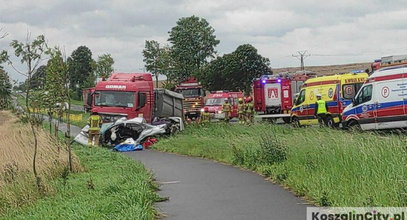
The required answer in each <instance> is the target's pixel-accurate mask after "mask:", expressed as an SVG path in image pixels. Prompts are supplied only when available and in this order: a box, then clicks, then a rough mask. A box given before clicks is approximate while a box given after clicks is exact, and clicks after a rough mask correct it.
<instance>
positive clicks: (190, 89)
mask: <svg viewBox="0 0 407 220" xmlns="http://www.w3.org/2000/svg"><path fill="white" fill-rule="evenodd" d="M175 92H177V93H181V94H182V95H183V96H184V98H185V99H184V107H183V108H184V114H185V116H186V117H188V118H190V119H196V118H198V117H199V115H200V113H201V112H200V110H201V108H202V106H203V105H204V97H205V91H204V90H203V87H202V85H201V84H200V83H199V82H198V80H197V79H196V78H194V77H191V78H189V79H187V80H185V81H183V82H181V83H180V84H179V85H178V86H176V87H175Z"/></svg>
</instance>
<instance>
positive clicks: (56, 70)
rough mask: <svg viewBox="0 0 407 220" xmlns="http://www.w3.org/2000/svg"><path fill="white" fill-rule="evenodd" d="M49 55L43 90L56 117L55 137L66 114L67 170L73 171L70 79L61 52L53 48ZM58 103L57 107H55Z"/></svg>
mask: <svg viewBox="0 0 407 220" xmlns="http://www.w3.org/2000/svg"><path fill="white" fill-rule="evenodd" d="M48 54H49V55H50V60H49V61H48V64H47V69H46V73H47V83H46V86H45V90H46V91H47V94H49V95H50V96H48V100H49V103H51V106H49V107H50V109H55V112H56V113H57V115H58V122H57V125H56V128H55V135H56V136H57V135H58V133H57V131H58V128H59V123H60V121H61V118H62V116H63V114H64V113H66V116H67V117H66V118H67V132H66V133H65V143H66V144H67V146H68V164H69V170H70V171H73V166H72V149H71V141H70V131H71V122H70V111H71V109H70V105H71V103H70V91H69V90H70V89H69V85H70V81H69V80H70V79H71V77H70V76H69V72H68V66H67V62H65V61H64V59H63V57H62V53H61V50H60V49H59V48H57V47H56V48H54V49H52V50H49V51H48ZM57 103H59V105H56V104H57ZM65 103H68V108H66V106H65ZM51 115H52V114H51Z"/></svg>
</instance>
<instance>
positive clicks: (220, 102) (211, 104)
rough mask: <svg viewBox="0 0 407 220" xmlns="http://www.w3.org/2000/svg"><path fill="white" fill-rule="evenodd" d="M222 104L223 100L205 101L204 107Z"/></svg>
mask: <svg viewBox="0 0 407 220" xmlns="http://www.w3.org/2000/svg"><path fill="white" fill-rule="evenodd" d="M224 103H225V99H224V98H217V99H207V100H206V103H205V105H208V106H213V105H223V104H224Z"/></svg>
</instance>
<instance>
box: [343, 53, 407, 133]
mask: <svg viewBox="0 0 407 220" xmlns="http://www.w3.org/2000/svg"><path fill="white" fill-rule="evenodd" d="M406 85H407V55H404V56H390V57H383V58H382V59H381V65H380V69H378V70H376V71H375V72H373V74H372V75H370V76H369V78H368V80H367V82H366V83H365V84H364V85H363V87H362V88H361V89H360V90H359V92H358V94H357V95H356V97H355V98H354V99H353V101H352V103H351V104H350V105H349V106H347V107H346V108H345V109H344V110H343V112H342V120H343V123H342V124H343V126H344V127H355V128H361V129H363V130H373V129H394V128H406V127H407V99H406V97H407V96H406V95H407V87H406Z"/></svg>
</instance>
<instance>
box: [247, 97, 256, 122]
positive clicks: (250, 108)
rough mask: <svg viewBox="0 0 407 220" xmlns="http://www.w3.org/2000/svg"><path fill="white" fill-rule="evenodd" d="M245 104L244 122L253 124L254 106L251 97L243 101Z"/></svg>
mask: <svg viewBox="0 0 407 220" xmlns="http://www.w3.org/2000/svg"><path fill="white" fill-rule="evenodd" d="M245 102H246V111H245V114H246V120H247V122H248V123H253V122H254V105H253V99H252V97H251V96H248V97H246V99H245Z"/></svg>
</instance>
